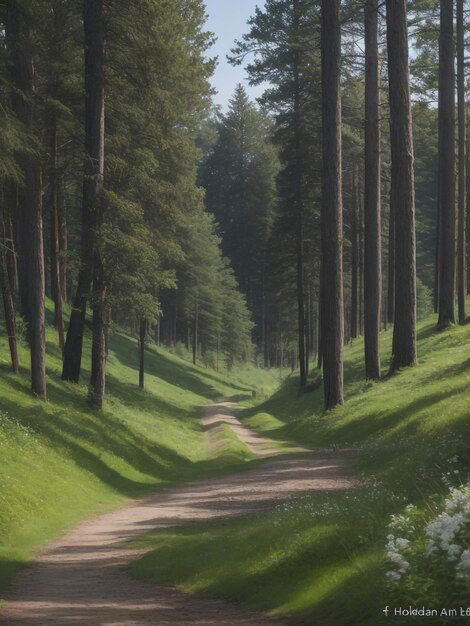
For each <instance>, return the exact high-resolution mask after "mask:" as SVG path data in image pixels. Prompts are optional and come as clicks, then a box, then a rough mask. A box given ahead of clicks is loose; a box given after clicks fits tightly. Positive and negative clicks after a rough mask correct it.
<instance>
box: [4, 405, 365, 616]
mask: <svg viewBox="0 0 470 626" xmlns="http://www.w3.org/2000/svg"><path fill="white" fill-rule="evenodd" d="M230 409H231V404H230V403H220V404H216V405H212V406H210V407H206V408H205V409H204V413H203V424H204V426H205V428H206V429H207V431H208V436H209V438H210V432H211V430H212V429H214V428H215V426H216V425H219V424H227V425H228V426H229V427H230V428H232V430H233V431H234V432H235V433H236V434H237V436H238V437H240V439H241V440H242V441H244V442H245V443H246V445H247V446H248V447H249V448H250V450H252V451H253V452H254V453H255V454H257V455H258V456H264V457H274V456H275V455H279V451H278V450H276V449H275V448H273V447H271V446H270V442H269V440H267V439H264V438H262V437H259V436H257V435H256V434H255V433H253V432H252V431H251V430H250V429H248V428H246V427H245V426H243V425H242V424H240V422H239V421H238V420H237V419H236V417H235V416H233V415H231V414H230V413H231V411H230ZM355 484H356V483H355V481H354V480H352V479H351V478H350V477H349V476H348V474H347V471H346V468H345V465H344V462H343V460H342V459H341V458H339V457H334V456H331V457H330V456H328V455H326V456H325V457H323V458H319V457H318V456H315V455H313V454H312V453H310V454H309V455H308V456H306V455H305V453H303V454H299V455H296V456H294V457H293V456H289V457H285V456H284V457H282V456H278V458H270V459H268V460H266V461H265V462H264V463H263V465H262V466H261V467H260V466H257V467H256V469H253V470H251V471H245V472H243V473H241V474H238V475H232V476H224V477H223V478H217V479H212V480H204V481H198V482H193V483H188V484H186V485H183V486H179V487H175V488H172V489H165V490H162V491H160V492H158V493H157V494H155V495H153V496H150V497H146V498H142V499H140V500H136V501H134V502H132V503H130V504H129V505H128V506H126V507H124V508H121V509H119V510H117V511H114V512H113V513H107V514H105V515H101V516H100V517H97V518H94V519H92V520H89V521H86V522H83V523H82V524H80V525H79V526H78V527H77V528H75V530H73V531H72V532H70V533H68V534H67V535H66V536H64V537H62V538H61V539H59V540H58V541H56V542H54V543H53V544H51V545H49V546H48V547H47V548H46V549H45V550H43V551H42V553H41V554H40V556H39V557H38V558H37V559H36V560H35V561H34V563H32V564H31V566H29V567H28V568H26V569H25V570H24V571H23V572H22V573H21V574H20V575H19V576H18V577H17V578H16V580H15V582H14V585H13V586H12V588H11V591H10V593H9V594H8V596H7V598H6V606H5V608H4V609H3V611H2V612H1V613H0V624H8V625H13V624H23V625H25V626H29V625H33V624H34V625H35V626H45V625H46V624H53V625H55V626H69V625H72V624H83V625H85V626H98V625H99V626H134V625H139V624H152V625H154V626H170V625H172V626H187V625H190V624H191V625H194V624H198V625H200V626H264V625H268V624H279V623H280V622H279V621H278V620H273V619H270V618H268V617H264V616H262V615H260V614H254V613H251V612H249V611H248V612H247V611H245V610H242V609H240V608H239V607H237V606H234V605H232V604H230V603H228V602H225V601H223V600H220V601H219V600H211V599H207V598H198V597H195V596H192V595H188V594H185V593H182V592H180V591H178V590H176V589H173V588H168V587H162V586H159V585H154V584H149V583H144V582H141V581H138V580H135V579H133V578H131V577H130V576H129V574H128V573H127V571H126V565H127V564H128V563H130V562H131V561H132V560H135V559H136V558H138V557H139V556H140V554H142V552H139V551H137V550H131V549H129V548H128V547H127V545H126V542H127V541H128V540H129V539H132V538H134V537H136V536H137V535H140V534H142V533H146V532H148V531H150V530H152V529H154V528H165V527H169V526H174V525H178V524H184V523H188V522H196V523H197V522H199V523H200V522H204V521H205V520H213V519H215V518H221V517H229V516H235V515H243V514H247V513H251V512H255V511H257V510H260V509H265V508H268V507H272V506H274V505H275V504H276V502H278V501H280V500H285V499H287V498H290V497H293V496H296V495H301V494H305V493H309V492H312V491H317V490H331V489H347V488H350V487H353V486H354V485H355Z"/></svg>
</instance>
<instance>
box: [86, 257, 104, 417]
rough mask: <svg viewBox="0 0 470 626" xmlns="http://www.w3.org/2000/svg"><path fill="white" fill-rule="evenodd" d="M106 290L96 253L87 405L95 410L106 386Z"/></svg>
mask: <svg viewBox="0 0 470 626" xmlns="http://www.w3.org/2000/svg"><path fill="white" fill-rule="evenodd" d="M105 300H106V290H105V286H104V274H103V265H102V262H101V257H100V255H99V253H98V252H97V253H96V254H95V258H94V261H93V298H92V304H91V306H92V310H93V318H92V345H91V376H90V387H89V392H88V403H89V404H90V406H92V407H93V408H95V409H98V410H101V408H102V407H103V400H104V392H105V384H106V352H107V349H106V346H107V340H106V334H107V328H106V307H105Z"/></svg>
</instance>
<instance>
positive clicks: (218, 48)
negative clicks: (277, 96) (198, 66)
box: [206, 0, 264, 109]
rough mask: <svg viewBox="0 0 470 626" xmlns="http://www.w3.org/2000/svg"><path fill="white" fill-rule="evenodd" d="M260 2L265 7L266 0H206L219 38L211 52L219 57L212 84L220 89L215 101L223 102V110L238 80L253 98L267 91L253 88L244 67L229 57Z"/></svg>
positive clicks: (210, 25)
mask: <svg viewBox="0 0 470 626" xmlns="http://www.w3.org/2000/svg"><path fill="white" fill-rule="evenodd" d="M257 5H258V6H259V7H263V6H264V0H206V11H207V14H208V22H207V29H208V30H210V31H212V32H213V33H215V35H216V37H217V38H218V40H217V42H216V44H215V45H214V47H213V48H212V49H211V51H210V53H211V55H212V56H217V57H218V58H219V64H218V66H217V69H216V71H215V75H214V77H213V79H212V84H213V86H214V87H215V88H216V89H217V91H218V93H217V94H216V95H215V96H214V101H215V103H216V104H220V105H222V107H223V109H225V108H226V106H227V103H228V101H229V99H230V97H231V95H232V94H233V91H234V89H235V85H236V84H237V83H242V84H243V85H244V86H245V87H246V88H247V91H248V93H249V94H250V97H252V98H255V97H256V96H258V95H260V94H261V93H262V91H263V89H262V88H260V87H256V88H253V87H249V85H248V82H247V80H246V74H245V71H244V70H243V67H241V66H237V67H232V66H231V65H230V64H229V63H227V60H226V55H227V54H229V53H230V49H231V48H233V43H234V41H235V39H239V38H241V36H242V35H243V34H244V33H246V32H247V26H246V22H247V20H248V19H249V18H250V17H251V16H252V15H253V14H254V12H255V7H256V6H257Z"/></svg>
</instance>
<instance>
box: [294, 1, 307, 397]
mask: <svg viewBox="0 0 470 626" xmlns="http://www.w3.org/2000/svg"><path fill="white" fill-rule="evenodd" d="M299 11H300V9H299V3H298V0H294V33H295V34H294V36H295V38H296V41H295V48H294V52H293V54H294V135H295V137H294V142H295V203H296V226H297V228H296V254H297V276H296V278H297V316H298V343H299V368H300V386H301V387H305V385H306V384H307V367H306V354H305V353H306V350H305V293H304V251H303V193H302V180H303V156H302V145H301V138H302V124H301V107H300V49H299V41H298V39H299V21H300V13H299Z"/></svg>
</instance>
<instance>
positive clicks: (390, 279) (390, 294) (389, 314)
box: [387, 189, 395, 324]
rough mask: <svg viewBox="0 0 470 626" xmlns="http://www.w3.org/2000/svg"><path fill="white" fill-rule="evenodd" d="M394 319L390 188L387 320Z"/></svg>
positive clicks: (392, 220) (392, 231) (389, 321)
mask: <svg viewBox="0 0 470 626" xmlns="http://www.w3.org/2000/svg"><path fill="white" fill-rule="evenodd" d="M394 319H395V213H394V207H393V205H392V192H391V189H390V210H389V217H388V266H387V321H388V323H389V324H393V321H394Z"/></svg>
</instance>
